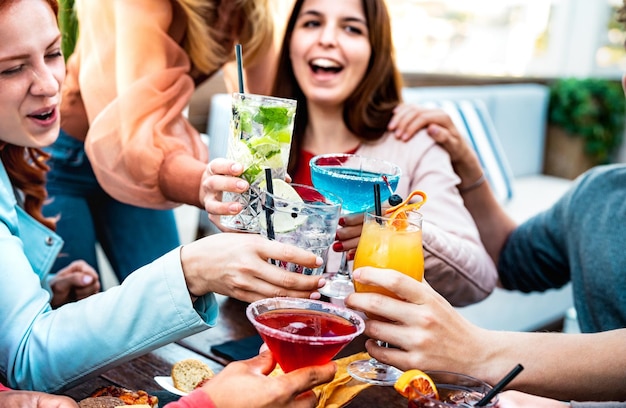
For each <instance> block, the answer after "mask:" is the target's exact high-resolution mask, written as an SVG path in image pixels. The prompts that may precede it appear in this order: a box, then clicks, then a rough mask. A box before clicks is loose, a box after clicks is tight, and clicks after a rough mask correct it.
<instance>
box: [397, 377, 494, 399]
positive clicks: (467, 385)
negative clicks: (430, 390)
mask: <svg viewBox="0 0 626 408" xmlns="http://www.w3.org/2000/svg"><path fill="white" fill-rule="evenodd" d="M426 374H428V376H429V377H430V378H431V379H432V380H433V382H434V383H435V386H436V387H437V391H438V393H439V398H438V399H437V398H434V397H433V396H432V395H424V394H422V393H421V392H420V391H419V389H418V388H417V387H414V386H413V385H410V387H409V408H452V407H456V408H471V407H473V406H475V405H476V403H477V402H478V401H480V400H481V399H482V398H483V397H484V396H485V394H487V393H488V392H489V391H491V386H490V385H489V384H487V383H486V382H484V381H481V380H479V379H478V378H474V377H471V376H469V375H464V374H459V373H452V372H449V371H426ZM497 404H498V397H497V396H496V397H494V398H493V399H492V400H491V401H490V402H489V403H488V404H487V405H486V407H495V406H496V405H497Z"/></svg>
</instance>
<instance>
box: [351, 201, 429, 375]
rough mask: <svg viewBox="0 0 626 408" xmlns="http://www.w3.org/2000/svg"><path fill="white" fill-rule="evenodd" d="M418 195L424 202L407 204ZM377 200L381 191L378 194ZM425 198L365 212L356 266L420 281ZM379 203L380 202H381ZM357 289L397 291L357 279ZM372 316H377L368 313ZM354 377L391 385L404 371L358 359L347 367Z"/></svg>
mask: <svg viewBox="0 0 626 408" xmlns="http://www.w3.org/2000/svg"><path fill="white" fill-rule="evenodd" d="M416 195H419V196H421V197H422V201H420V202H418V203H415V204H408V203H409V201H410V200H411V199H412V198H413V197H414V196H416ZM375 197H376V199H377V200H378V199H379V197H380V195H379V194H378V191H376V194H375ZM425 201H426V195H425V194H424V193H422V192H420V191H416V192H413V193H412V194H411V195H410V196H409V197H408V198H407V199H406V200H405V201H404V202H403V203H401V204H399V205H397V206H395V207H392V208H390V209H388V210H387V211H386V213H387V215H380V214H381V213H382V210H381V209H380V205H377V211H376V213H374V214H372V213H367V214H365V221H364V224H363V232H362V234H361V239H360V241H359V245H358V247H357V251H356V256H355V258H354V267H355V269H356V268H359V267H361V266H373V267H378V268H386V269H394V270H397V271H399V272H401V273H403V274H405V275H407V276H409V277H411V278H413V279H415V280H417V281H421V280H422V277H423V275H424V254H423V250H422V216H421V214H420V213H418V212H417V209H418V208H419V207H420V206H421V205H422V204H423V203H424V202H425ZM378 203H380V202H379V201H378ZM354 286H355V289H356V291H357V292H368V293H379V294H382V295H385V296H389V297H392V298H395V297H397V295H396V294H395V293H394V292H391V291H389V290H386V289H385V288H382V287H380V286H375V285H368V284H364V283H363V282H359V281H358V280H355V282H354ZM368 316H370V317H373V316H374V315H371V314H368ZM348 372H349V373H350V375H352V376H353V377H355V378H357V379H359V380H361V381H365V382H369V383H372V384H378V385H392V384H393V383H395V382H396V380H397V379H398V378H399V376H400V375H401V371H400V370H398V369H396V368H395V367H392V366H390V365H387V364H383V363H380V362H378V361H377V360H376V359H375V358H372V359H370V360H359V361H355V362H353V363H352V364H350V365H349V366H348Z"/></svg>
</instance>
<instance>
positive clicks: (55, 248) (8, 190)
mask: <svg viewBox="0 0 626 408" xmlns="http://www.w3.org/2000/svg"><path fill="white" fill-rule="evenodd" d="M0 221H1V222H3V223H4V224H5V225H4V226H3V227H2V229H0V231H1V232H0V237H1V239H2V240H3V241H4V239H5V234H10V235H12V236H14V237H15V238H17V239H19V240H20V241H21V242H22V244H23V252H24V253H23V254H21V253H20V251H15V250H13V248H12V247H11V246H5V245H2V246H0V259H3V260H5V259H7V258H19V257H23V256H24V254H25V255H26V258H27V259H28V261H29V263H30V266H31V268H32V269H33V271H34V272H35V273H36V274H37V275H38V276H39V278H40V279H41V281H42V282H43V281H44V279H45V277H46V275H47V274H48V272H49V270H50V267H51V266H52V263H53V262H54V260H55V258H56V257H57V255H58V254H59V251H60V250H61V247H62V246H63V240H61V238H60V237H59V236H58V235H56V234H55V233H54V232H52V231H50V230H49V229H48V228H46V227H45V226H44V225H42V224H40V223H39V222H37V221H36V220H35V219H33V218H32V217H31V216H30V215H28V214H26V212H25V211H24V210H23V209H22V208H21V207H20V206H18V204H17V200H16V198H15V195H14V194H13V187H12V186H11V182H10V181H9V175H8V174H7V172H6V169H5V168H4V165H3V164H2V162H0ZM5 228H8V231H5ZM7 238H8V236H7Z"/></svg>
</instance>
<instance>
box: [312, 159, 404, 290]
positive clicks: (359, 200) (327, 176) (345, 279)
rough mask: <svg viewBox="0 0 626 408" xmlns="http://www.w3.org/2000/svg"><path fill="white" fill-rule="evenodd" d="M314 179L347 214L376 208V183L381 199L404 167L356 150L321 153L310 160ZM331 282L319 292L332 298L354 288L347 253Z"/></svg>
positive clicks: (316, 184) (330, 277) (395, 183)
mask: <svg viewBox="0 0 626 408" xmlns="http://www.w3.org/2000/svg"><path fill="white" fill-rule="evenodd" d="M309 166H310V168H311V180H312V181H313V185H314V186H315V188H319V189H320V190H325V191H329V192H331V193H334V194H336V195H337V196H339V197H341V199H342V200H343V206H342V210H343V212H344V213H346V214H354V213H360V212H365V211H368V210H370V209H372V208H374V184H379V185H380V195H381V197H380V198H381V201H385V200H387V199H388V198H389V196H390V195H391V192H392V190H395V189H396V187H397V186H398V182H399V180H400V175H401V173H402V171H401V170H400V168H399V167H398V166H396V165H395V164H393V163H390V162H388V161H385V160H379V159H374V158H369V157H363V156H359V155H355V154H343V153H337V154H335V153H333V154H322V155H319V156H315V157H313V158H312V159H311V161H310V162H309ZM327 281H328V283H327V284H326V286H324V287H323V288H322V289H321V290H320V292H321V293H322V294H323V295H325V296H328V297H331V298H344V297H346V296H347V295H348V294H350V293H352V292H353V291H354V286H353V285H352V281H351V279H350V272H349V269H348V265H347V258H346V253H345V252H343V253H342V256H341V264H340V266H339V270H338V271H337V274H334V275H330V276H327Z"/></svg>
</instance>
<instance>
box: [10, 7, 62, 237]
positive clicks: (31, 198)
mask: <svg viewBox="0 0 626 408" xmlns="http://www.w3.org/2000/svg"><path fill="white" fill-rule="evenodd" d="M15 1H21V0H9V1H8V2H7V1H2V2H0V9H3V8H4V7H6V6H8V5H9V4H10V3H13V2H15ZM46 2H47V3H48V4H49V5H50V7H51V8H52V10H53V11H54V14H55V15H57V13H58V11H59V5H58V3H57V1H56V0H46ZM47 158H48V154H47V153H45V152H43V151H42V150H40V149H35V148H30V147H28V148H27V147H23V146H17V145H13V144H8V143H4V144H3V143H0V160H2V163H3V164H4V167H5V168H6V170H7V173H8V175H9V179H10V180H11V184H12V185H13V186H14V187H15V188H17V189H19V190H20V191H22V193H23V194H24V210H25V211H26V212H27V213H28V214H29V215H30V216H31V217H33V218H34V219H36V220H37V221H39V222H40V223H42V224H43V225H45V226H46V227H48V228H50V229H52V230H54V229H55V228H56V223H55V219H53V218H46V217H44V216H43V214H42V212H41V207H42V206H43V204H44V202H45V201H46V199H47V197H48V193H47V192H46V172H47V171H48V170H49V167H48V166H47V165H46V163H45V160H46V159H47Z"/></svg>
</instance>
